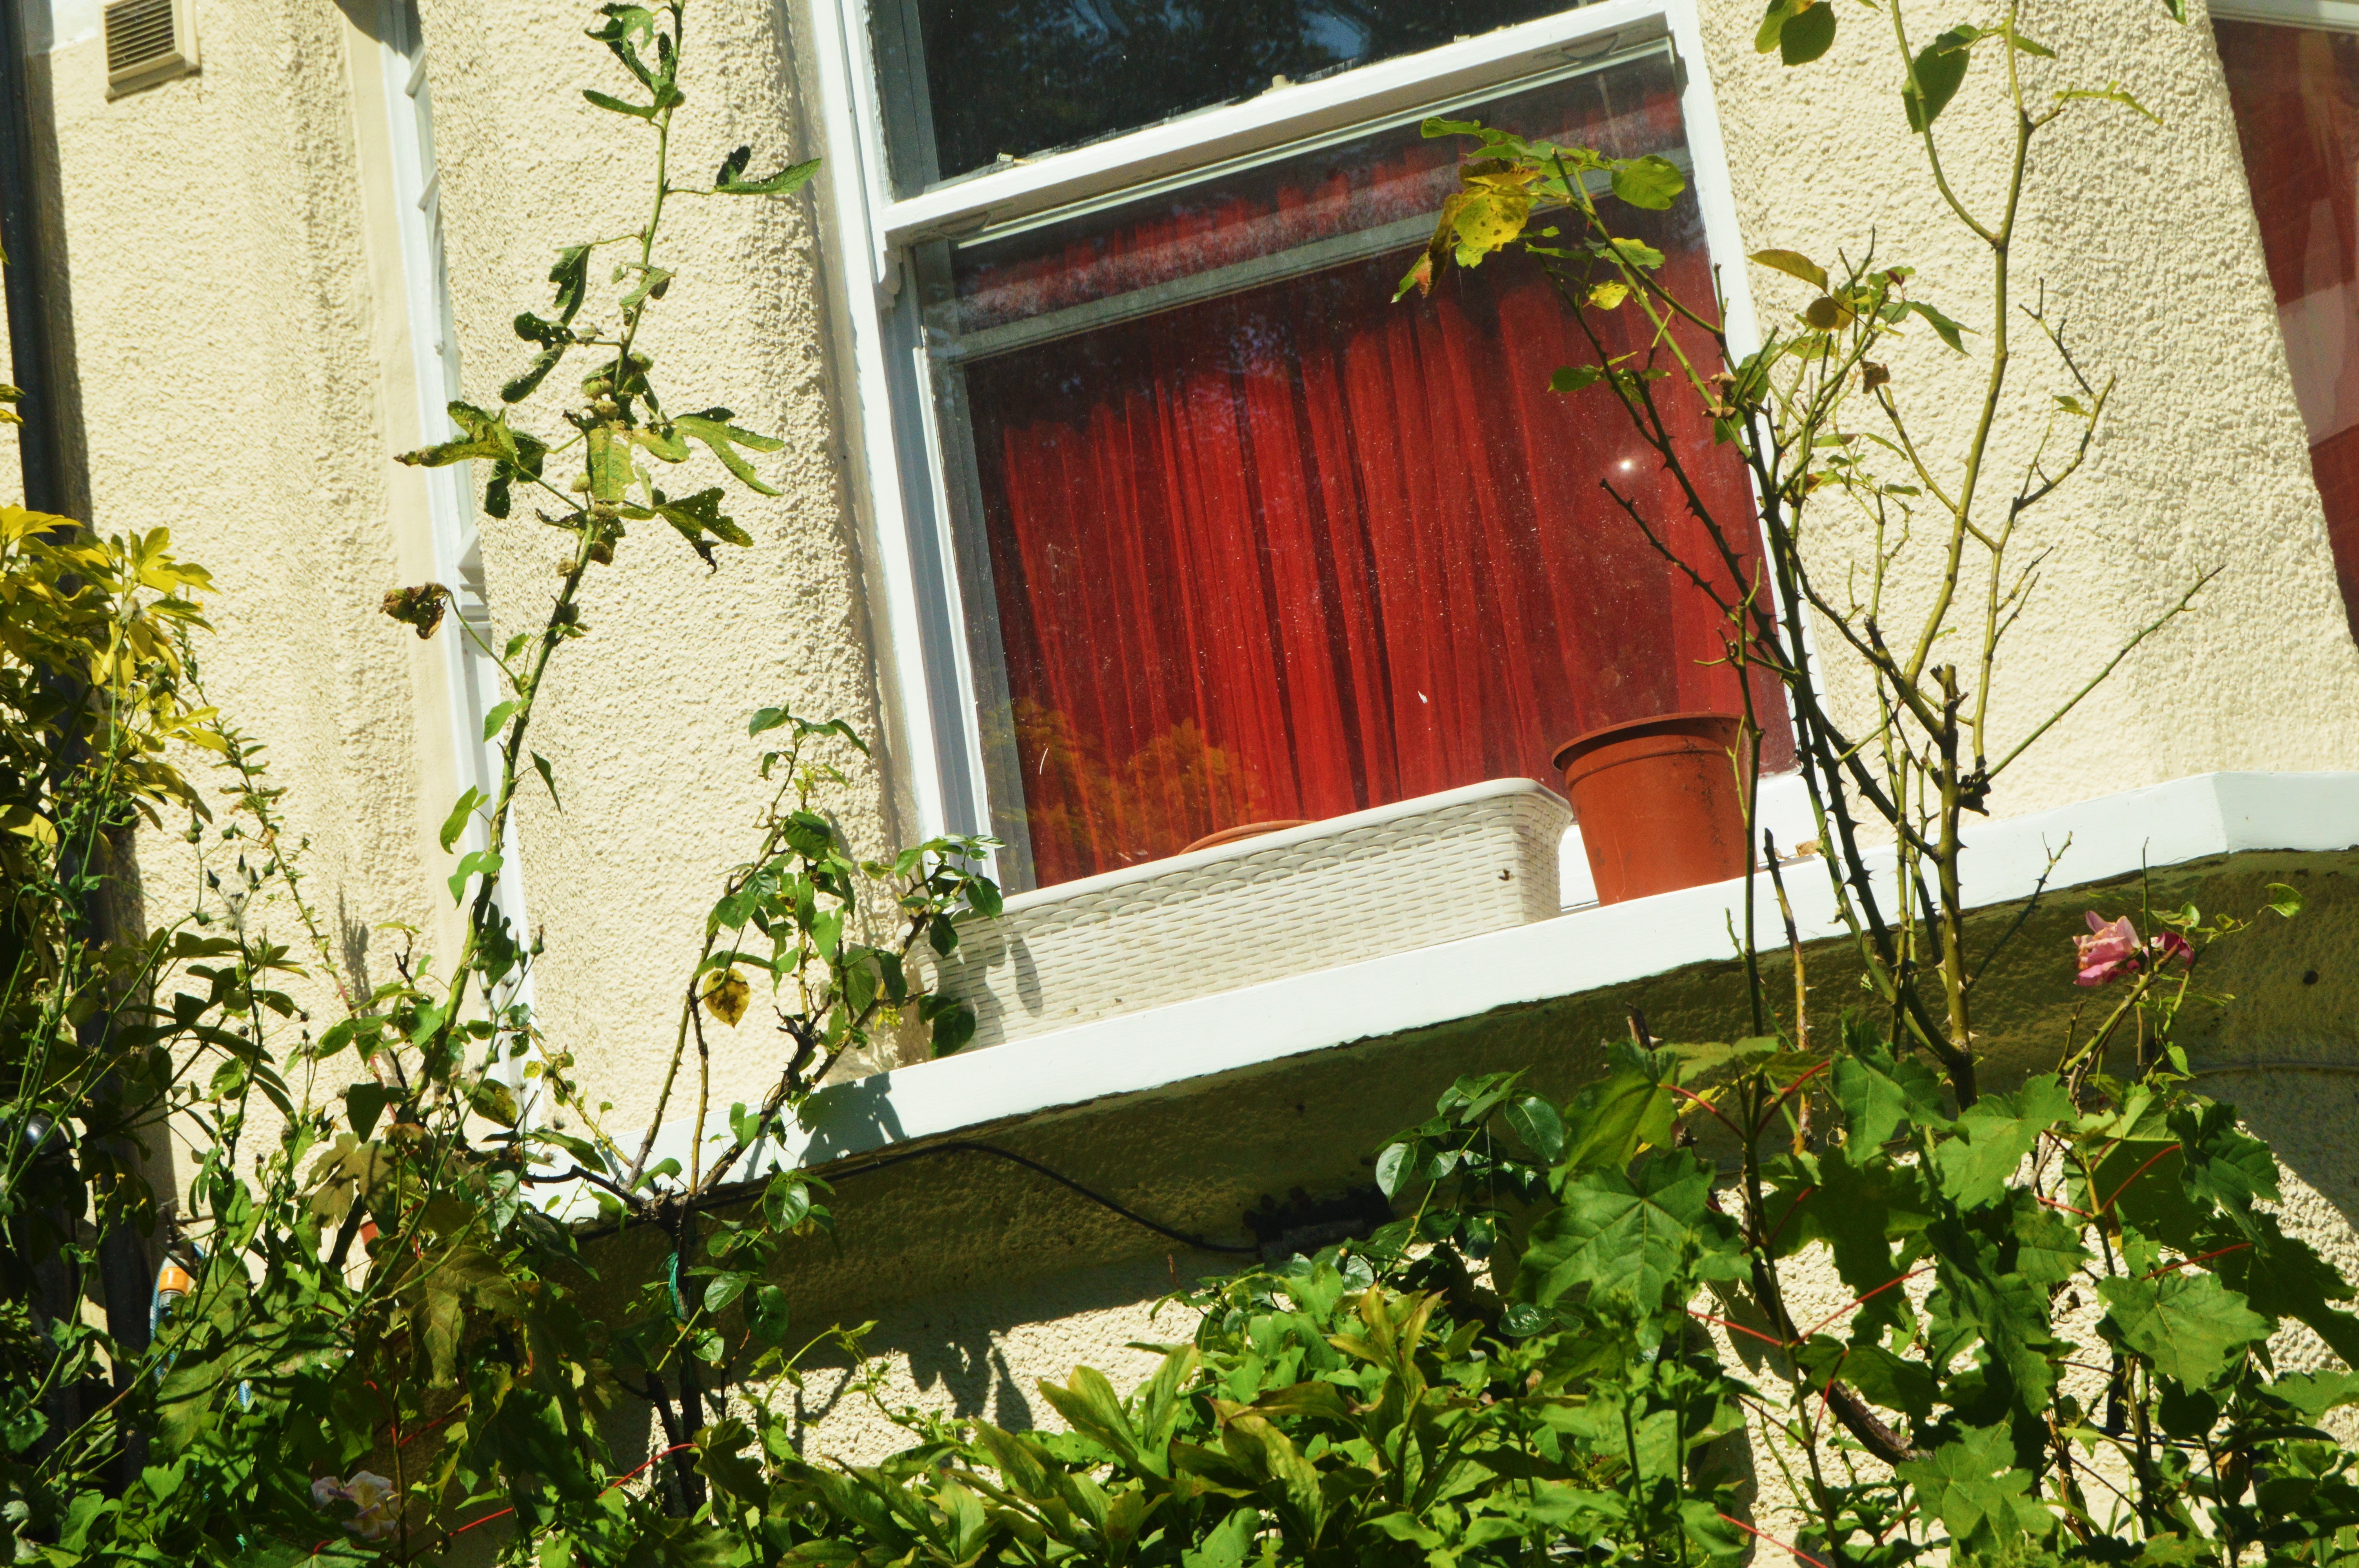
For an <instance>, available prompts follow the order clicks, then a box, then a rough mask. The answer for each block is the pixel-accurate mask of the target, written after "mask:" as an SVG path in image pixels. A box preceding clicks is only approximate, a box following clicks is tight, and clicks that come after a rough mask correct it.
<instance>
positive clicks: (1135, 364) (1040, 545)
mask: <svg viewBox="0 0 2359 1568" xmlns="http://www.w3.org/2000/svg"><path fill="white" fill-rule="evenodd" d="M1429 146H1430V144H1429ZM1419 156H1420V157H1424V158H1426V159H1428V160H1430V159H1431V158H1432V157H1433V155H1432V154H1431V153H1430V152H1427V151H1425V150H1424V149H1422V148H1420V149H1419ZM1448 156H1449V155H1448V148H1447V147H1446V146H1445V147H1444V148H1443V150H1442V157H1443V159H1444V161H1443V163H1442V165H1441V172H1442V173H1443V174H1444V175H1445V176H1446V175H1447V174H1448V164H1447V158H1448ZM1378 183H1382V182H1381V181H1379V182H1378ZM1279 194H1280V195H1281V196H1282V194H1283V193H1279ZM1278 207H1282V201H1274V200H1272V199H1271V198H1270V197H1269V196H1268V195H1267V194H1265V196H1264V197H1263V198H1262V199H1259V200H1253V201H1250V202H1243V203H1241V208H1233V209H1230V210H1226V211H1223V210H1221V209H1218V208H1215V209H1212V210H1210V211H1207V210H1205V209H1202V208H1199V209H1196V210H1192V211H1190V212H1188V213H1184V214H1180V215H1179V216H1178V217H1176V218H1175V217H1172V216H1170V215H1164V216H1162V217H1159V218H1158V220H1157V221H1156V222H1141V223H1136V224H1132V225H1130V226H1128V227H1126V228H1119V227H1118V228H1115V229H1113V230H1111V231H1109V232H1101V233H1100V234H1099V235H1097V236H1096V237H1095V239H1094V240H1093V242H1092V243H1091V244H1090V246H1089V247H1088V254H1086V255H1084V256H1079V257H1071V258H1069V260H1070V261H1071V262H1075V263H1078V264H1080V265H1086V266H1088V267H1092V268H1107V267H1116V268H1119V267H1122V266H1124V265H1125V261H1124V258H1125V254H1127V253H1128V252H1129V251H1131V250H1133V249H1140V250H1146V249H1154V248H1157V247H1162V248H1166V249H1168V248H1169V247H1170V246H1171V244H1172V243H1173V234H1172V225H1173V224H1174V223H1175V222H1176V223H1180V224H1181V225H1183V226H1185V227H1188V228H1190V231H1191V234H1192V237H1191V239H1190V243H1189V245H1188V247H1186V248H1189V249H1191V250H1196V251H1198V252H1200V253H1201V248H1202V247H1203V246H1204V245H1206V244H1218V243H1220V237H1221V235H1222V232H1223V227H1224V225H1230V224H1235V223H1241V222H1267V221H1268V220H1269V218H1270V217H1271V215H1272V213H1273V211H1274V210H1275V209H1277V208H1278ZM1422 210H1423V211H1427V212H1430V211H1432V210H1433V204H1432V203H1430V202H1428V203H1427V204H1426V205H1425V206H1424V207H1423V209H1422ZM1630 227H1632V228H1634V229H1638V230H1639V231H1640V232H1642V233H1643V234H1644V237H1647V238H1648V239H1650V240H1651V241H1652V243H1655V244H1657V245H1658V247H1659V248H1661V249H1663V250H1664V251H1665V252H1666V253H1667V254H1668V255H1669V257H1670V261H1669V265H1668V267H1667V269H1666V273H1665V278H1666V281H1667V282H1668V283H1669V285H1670V287H1673V288H1674V289H1677V290H1680V291H1682V292H1683V293H1685V294H1686V295H1687V296H1688V297H1691V298H1709V297H1710V287H1711V280H1710V274H1709V270H1708V267H1707V265H1706V263H1705V260H1704V256H1703V249H1702V243H1701V235H1700V233H1699V232H1697V230H1696V227H1695V221H1694V219H1693V217H1692V215H1691V213H1690V214H1679V213H1673V214H1667V215H1664V216H1663V217H1662V218H1661V220H1659V221H1658V222H1654V223H1653V224H1652V225H1651V227H1650V228H1646V227H1642V226H1640V225H1636V224H1632V225H1630ZM1413 255H1414V250H1413V249H1412V250H1407V251H1402V252H1397V253H1394V254H1386V255H1383V256H1379V257H1375V258H1372V259H1368V260H1364V261H1360V262H1355V263H1353V264H1350V265H1343V266H1338V267H1333V268H1331V269H1329V270H1326V271H1322V272H1318V273H1314V274H1310V275H1309V276H1300V277H1296V278H1293V279H1290V280H1287V281H1283V282H1278V283H1274V284H1269V285H1266V286H1264V287H1258V288H1254V289H1250V290H1247V291H1245V292H1240V293H1235V294H1231V295H1228V296H1226V297H1220V298H1216V299H1212V300H1208V301H1203V302H1201V303H1197V304H1193V305H1190V306H1186V307H1182V308H1177V309H1170V310H1167V311H1165V312H1163V313H1161V314H1158V315H1154V316H1149V317H1146V318H1144V319H1136V320H1133V321H1129V322H1126V323H1123V324H1121V325H1117V326H1113V327H1108V328H1103V329H1100V330H1093V331H1090V332H1086V333H1083V334H1081V335H1078V336H1073V337H1067V338H1063V339H1059V340H1056V341H1049V342H1047V343H1044V344H1040V345H1038V346H1036V347H1031V348H1027V349H1023V350H1020V351H1015V352H1009V353H1005V354H1001V355H999V356H997V357H995V358H989V359H985V360H983V361H981V362H976V363H973V364H972V365H971V366H970V367H969V368H968V370H967V372H966V374H967V396H968V403H969V406H970V408H971V410H972V418H973V434H974V444H975V451H976V456H977V462H978V467H979V470H980V477H981V481H982V491H983V497H984V511H985V524H986V531H987V535H988V541H989V559H990V565H991V570H992V574H993V581H994V589H995V596H996V600H997V610H998V622H999V636H1000V641H1001V643H1002V645H1003V647H1004V650H1005V657H1006V676H1007V684H1008V691H1009V695H1010V698H1011V708H1012V712H1010V713H1009V714H1007V715H1006V716H1004V722H1005V724H1006V730H1004V731H1003V733H1006V734H1007V735H1009V736H1010V737H1011V738H1012V749H1013V753H1014V755H1013V764H1014V767H1015V769H1016V772H1017V773H1018V774H1019V775H1020V778H1021V781H1022V783H1021V788H1022V793H1023V796H1024V802H1023V805H1024V811H1025V820H1024V827H1025V830H1026V832H1027V836H1028V838H1029V840H1030V847H1031V853H1032V860H1033V864H1034V870H1035V875H1036V877H1037V880H1038V881H1039V882H1040V883H1041V884H1044V885H1045V884H1048V883H1052V882H1057V881H1065V880H1067V879H1070V878H1073V877H1080V876H1085V875H1089V874H1091V873H1093V872H1097V871H1108V870H1112V869H1114V868H1117V867H1120V866H1124V865H1127V864H1131V863H1134V862H1136V861H1138V860H1147V859H1151V858H1154V857H1157V856H1161V855H1168V854H1171V853H1173V852H1174V851H1176V850H1178V849H1180V848H1181V847H1183V846H1184V845H1186V844H1187V843H1188V842H1189V841H1190V840H1191V839H1193V838H1198V837H1199V836H1201V835H1203V834H1206V833H1210V832H1212V831H1214V830H1217V829H1221V828H1226V827H1234V826H1237V825H1239V824H1241V823H1245V822H1249V821H1256V820H1264V819H1268V818H1274V817H1276V818H1287V817H1299V818H1320V817H1326V816H1338V815H1341V814H1343V813H1346V812H1351V811H1355V810H1359V809H1362V808H1364V807H1367V806H1375V805H1380V804H1386V803H1389V802H1393V801H1397V800H1402V799H1406V798H1408V797H1410V796H1414V795H1424V794H1428V793H1430V792H1433V791H1437V790H1443V789H1449V788H1452V787H1455V786H1457V785H1462V784H1472V783H1475V782H1478V781H1481V780H1484V779H1491V778H1502V777H1516V776H1524V777H1529V778H1535V779H1539V780H1542V781H1543V782H1547V783H1549V784H1558V781H1557V780H1556V778H1555V777H1554V775H1553V774H1552V773H1551V771H1550V768H1549V757H1550V754H1551V752H1553V750H1554V749H1555V747H1556V746H1557V745H1559V744H1560V743H1561V742H1563V741H1567V740H1569V739H1571V737H1573V736H1574V735H1576V734H1579V733H1581V732H1582V731H1584V730H1591V729H1594V728H1596V727H1598V726H1600V725H1604V724H1608V723H1613V722H1616V721H1619V720H1624V719H1639V718H1645V717H1647V716H1650V715H1654V714H1658V713H1665V712H1675V711H1683V710H1690V709H1700V708H1711V709H1717V710H1721V711H1734V710H1736V708H1738V707H1739V705H1740V702H1741V698H1740V697H1739V694H1738V692H1737V689H1736V682H1735V677H1734V675H1733V674H1732V673H1731V672H1730V671H1729V670H1728V669H1727V668H1726V667H1725V666H1723V665H1718V664H1716V663H1714V661H1717V660H1719V659H1721V658H1722V656H1723V633H1724V623H1723V622H1722V620H1721V618H1720V616H1719V614H1718V612H1717V611H1715V610H1714V609H1713V608H1712V604H1711V603H1710V601H1709V600H1707V599H1706V598H1705V596H1704V595H1703V594H1702V593H1701V592H1700V591H1699V590H1697V589H1695V588H1694V587H1693V586H1692V585H1690V583H1688V582H1687V581H1686V580H1685V579H1683V578H1682V577H1681V576H1680V574H1679V573H1678V572H1677V571H1676V569H1674V568H1671V567H1669V566H1668V565H1667V564H1666V563H1665V562H1664V561H1663V560H1662V559H1661V557H1659V556H1658V555H1657V554H1656V553H1655V551H1654V550H1652V549H1651V548H1650V547H1649V546H1647V542H1646V540H1645V538H1644V537H1643V536H1642V535H1641V534H1640V532H1639V530H1638V529H1637V528H1636V526H1635V525H1634V524H1632V523H1631V522H1630V520H1629V519H1628V518H1627V517H1626V516H1625V515H1624V514H1622V513H1621V512H1620V510H1619V509H1618V508H1616V507H1615V506H1614V503H1613V502H1612V501H1611V500H1610V499H1609V498H1608V497H1607V496H1606V494H1605V492H1603V490H1602V489H1601V488H1600V481H1601V480H1611V481H1613V482H1614V485H1615V487H1616V488H1618V489H1619V490H1621V491H1622V492H1623V493H1625V495H1630V496H1632V497H1633V498H1634V499H1635V500H1636V502H1637V503H1638V505H1639V507H1640V508H1641V510H1642V512H1643V513H1644V514H1645V515H1646V516H1647V519H1648V520H1649V522H1650V523H1651V524H1653V525H1655V526H1656V527H1657V528H1658V529H1659V530H1661V531H1663V532H1664V533H1665V534H1666V535H1668V538H1669V543H1670V544H1671V545H1672V546H1673V547H1674V548H1675V549H1677V550H1679V551H1680V552H1681V553H1682V554H1683V555H1686V556H1687V557H1689V558H1690V559H1694V560H1701V559H1705V558H1707V556H1708V552H1707V551H1706V549H1705V538H1704V535H1703V531H1702V529H1701V526H1700V525H1699V524H1696V523H1694V521H1693V520H1692V519H1691V518H1690V516H1689V514H1688V513H1687V510H1686V507H1685V505H1684V503H1683V500H1682V497H1681V495H1680V492H1679V490H1678V487H1677V486H1676V484H1675V483H1674V482H1673V481H1671V479H1670V478H1669V476H1668V475H1667V474H1666V473H1664V472H1662V471H1661V470H1660V465H1659V462H1658V460H1656V459H1655V457H1654V456H1653V454H1652V453H1651V452H1649V451H1648V450H1647V448H1646V447H1645V446H1644V445H1643V444H1642V443H1640V442H1639V441H1638V440H1637V439H1636V437H1635V436H1634V435H1633V434H1632V433H1631V432H1630V429H1629V427H1628V424H1627V421H1626V419H1625V416H1624V415H1623V413H1622V412H1621V410H1620V409H1619V407H1618V406H1615V405H1614V403H1613V401H1612V398H1611V395H1610V394H1609V393H1607V392H1605V391H1603V390H1602V389H1596V390H1592V391H1590V392H1587V393H1583V394H1580V395H1571V396H1565V395H1557V394H1554V393H1550V392H1549V391H1548V390H1547V382H1548V378H1549V372H1550V371H1552V370H1554V369H1555V368H1557V367H1558V366H1560V365H1563V364H1567V363H1571V362H1586V361H1587V360H1588V359H1589V357H1590V356H1589V351H1588V349H1587V347H1586V345H1585V344H1584V343H1582V341H1580V336H1579V331H1578V329H1577V328H1576V327H1575V326H1574V325H1573V324H1572V322H1571V320H1570V319H1568V317H1567V315H1566V312H1565V309H1564V307H1563V305H1562V304H1561V303H1560V300H1559V299H1558V297H1556V295H1555V293H1554V292H1553V290H1552V289H1551V287H1550V286H1549V283H1548V281H1547V279H1546V278H1545V277H1544V276H1542V275H1541V274H1540V273H1539V271H1538V268H1537V266H1536V265H1533V264H1531V263H1530V262H1528V261H1525V260H1522V259H1520V258H1515V257H1497V258H1494V259H1492V260H1490V261H1487V262H1485V263H1484V265H1482V266H1481V267H1480V268H1479V269H1477V270H1475V271H1473V272H1471V273H1452V274H1451V275H1448V276H1445V278H1444V280H1443V282H1442V283H1441V285H1440V287H1438V288H1437V289H1436V290H1435V293H1434V296H1433V297H1432V298H1431V299H1430V300H1427V301H1421V302H1420V301H1418V300H1416V299H1415V297H1411V299H1409V300H1407V301H1404V302H1402V303H1399V304H1393V303H1391V302H1390V299H1391V293H1392V287H1393V285H1394V283H1395V282H1396V280H1397V279H1398V277H1399V276H1400V275H1401V273H1402V271H1403V270H1404V269H1405V268H1406V267H1407V265H1408V261H1409V260H1410V259H1411V258H1412V256H1413ZM1200 265H1201V264H1200ZM1130 270H1134V271H1135V270H1136V268H1135V267H1133V268H1131V269H1130ZM1125 281H1126V282H1131V286H1132V287H1136V283H1135V282H1132V280H1129V279H1125ZM1625 314H1635V313H1631V312H1625ZM1666 401H1667V404H1668V406H1671V407H1674V408H1677V409H1680V410H1681V411H1682V412H1681V414H1680V422H1679V429H1680V440H1681V444H1682V446H1683V448H1684V449H1685V456H1686V457H1687V459H1688V460H1689V463H1690V467H1691V469H1692V470H1693V471H1694V472H1695V473H1697V474H1698V475H1699V476H1700V477H1701V480H1702V483H1703V489H1704V492H1705V495H1706V498H1707V500H1708V501H1709V503H1710V504H1711V505H1712V508H1713V510H1714V511H1715V512H1716V514H1718V515H1719V516H1720V517H1721V518H1722V519H1723V520H1724V521H1726V522H1727V523H1729V524H1733V525H1742V524H1743V521H1744V520H1745V519H1746V518H1748V517H1749V516H1750V515H1751V511H1752V508H1751V503H1750V491H1749V489H1748V487H1747V484H1746V481H1745V476H1744V474H1743V472H1742V470H1740V468H1739V467H1738V465H1737V464H1736V463H1735V461H1734V459H1733V458H1732V457H1731V455H1730V454H1729V452H1728V450H1727V449H1725V448H1721V449H1715V448H1714V446H1713V444H1712V435H1711V429H1710V426H1709V423H1708V421H1706V420H1705V419H1704V418H1703V417H1702V416H1701V415H1700V414H1698V413H1695V412H1693V399H1692V398H1691V397H1689V396H1686V395H1671V396H1669V397H1668V398H1667V399H1666ZM1766 695H1767V700H1766V701H1765V703H1764V704H1763V707H1764V709H1765V711H1779V712H1781V710H1780V709H1779V707H1778V703H1777V698H1776V697H1775V694H1774V690H1773V691H1770V692H1768V693H1767V694H1766ZM1774 722H1775V724H1776V727H1777V737H1776V739H1777V743H1778V747H1782V746H1783V745H1784V742H1785V736H1784V726H1783V719H1782V716H1781V717H1779V718H1778V719H1776V720H1775V721H1774ZM1775 749H1777V747H1773V750H1775ZM1559 787H1560V785H1559Z"/></svg>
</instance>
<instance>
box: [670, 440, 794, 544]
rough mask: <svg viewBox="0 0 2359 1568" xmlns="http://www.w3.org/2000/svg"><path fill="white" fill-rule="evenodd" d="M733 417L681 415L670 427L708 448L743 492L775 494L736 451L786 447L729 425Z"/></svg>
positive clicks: (767, 450)
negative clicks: (732, 475) (745, 490)
mask: <svg viewBox="0 0 2359 1568" xmlns="http://www.w3.org/2000/svg"><path fill="white" fill-rule="evenodd" d="M733 417H734V416H733V415H732V414H731V413H730V411H729V410H728V409H726V408H708V409H706V410H704V411H703V412H702V413H701V414H683V415H681V416H679V418H677V419H674V420H673V421H672V422H671V426H672V428H673V429H674V430H677V431H678V432H679V434H681V435H683V436H686V437H688V438H690V440H696V441H701V442H703V443H704V444H705V445H706V446H707V447H710V448H711V449H712V455H713V456H714V457H716V458H719V459H720V460H721V463H722V466H723V468H726V469H727V470H729V471H730V472H731V473H733V474H735V475H736V476H737V479H738V481H739V482H741V483H742V484H744V485H745V488H746V489H748V490H752V491H756V492H760V493H761V494H764V495H776V494H777V493H778V492H777V491H776V490H774V489H772V488H771V487H770V486H768V485H766V484H764V483H763V482H762V481H761V479H760V477H759V476H758V475H756V473H755V472H754V465H753V464H751V463H749V462H747V461H746V460H745V459H744V458H743V457H742V456H740V455H739V454H738V452H737V448H739V447H743V448H745V449H746V450H747V451H753V452H775V451H777V450H778V449H781V448H783V447H784V446H785V445H786V443H785V442H784V441H781V440H779V439H778V438H777V437H775V436H765V435H762V434H760V433H759V432H757V431H754V430H745V429H740V428H739V427H736V426H735V425H733V424H731V423H730V422H729V421H730V420H731V419H732V418H733ZM750 542H751V541H748V543H750Z"/></svg>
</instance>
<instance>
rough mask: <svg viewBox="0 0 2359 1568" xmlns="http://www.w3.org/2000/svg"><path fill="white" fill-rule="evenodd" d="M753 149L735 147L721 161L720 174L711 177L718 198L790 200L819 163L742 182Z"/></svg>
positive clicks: (790, 167)
mask: <svg viewBox="0 0 2359 1568" xmlns="http://www.w3.org/2000/svg"><path fill="white" fill-rule="evenodd" d="M753 157H754V149H753V148H751V147H739V148H738V149H737V150H736V151H734V152H733V153H731V154H730V155H729V156H728V157H725V158H723V159H722V160H721V170H720V172H719V173H717V174H715V175H714V176H713V177H712V189H713V191H714V193H715V194H716V195H721V196H791V195H793V194H794V193H795V192H796V191H798V190H800V189H802V188H803V187H804V186H805V185H807V184H809V183H810V177H811V176H812V175H814V174H817V173H818V172H819V166H820V160H819V159H817V158H811V159H810V160H809V161H807V162H804V163H790V164H788V165H787V167H786V168H782V169H780V170H778V172H777V173H776V174H771V175H765V176H764V177H763V178H759V179H747V178H744V176H745V166H746V165H747V164H748V163H750V162H752V161H753Z"/></svg>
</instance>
